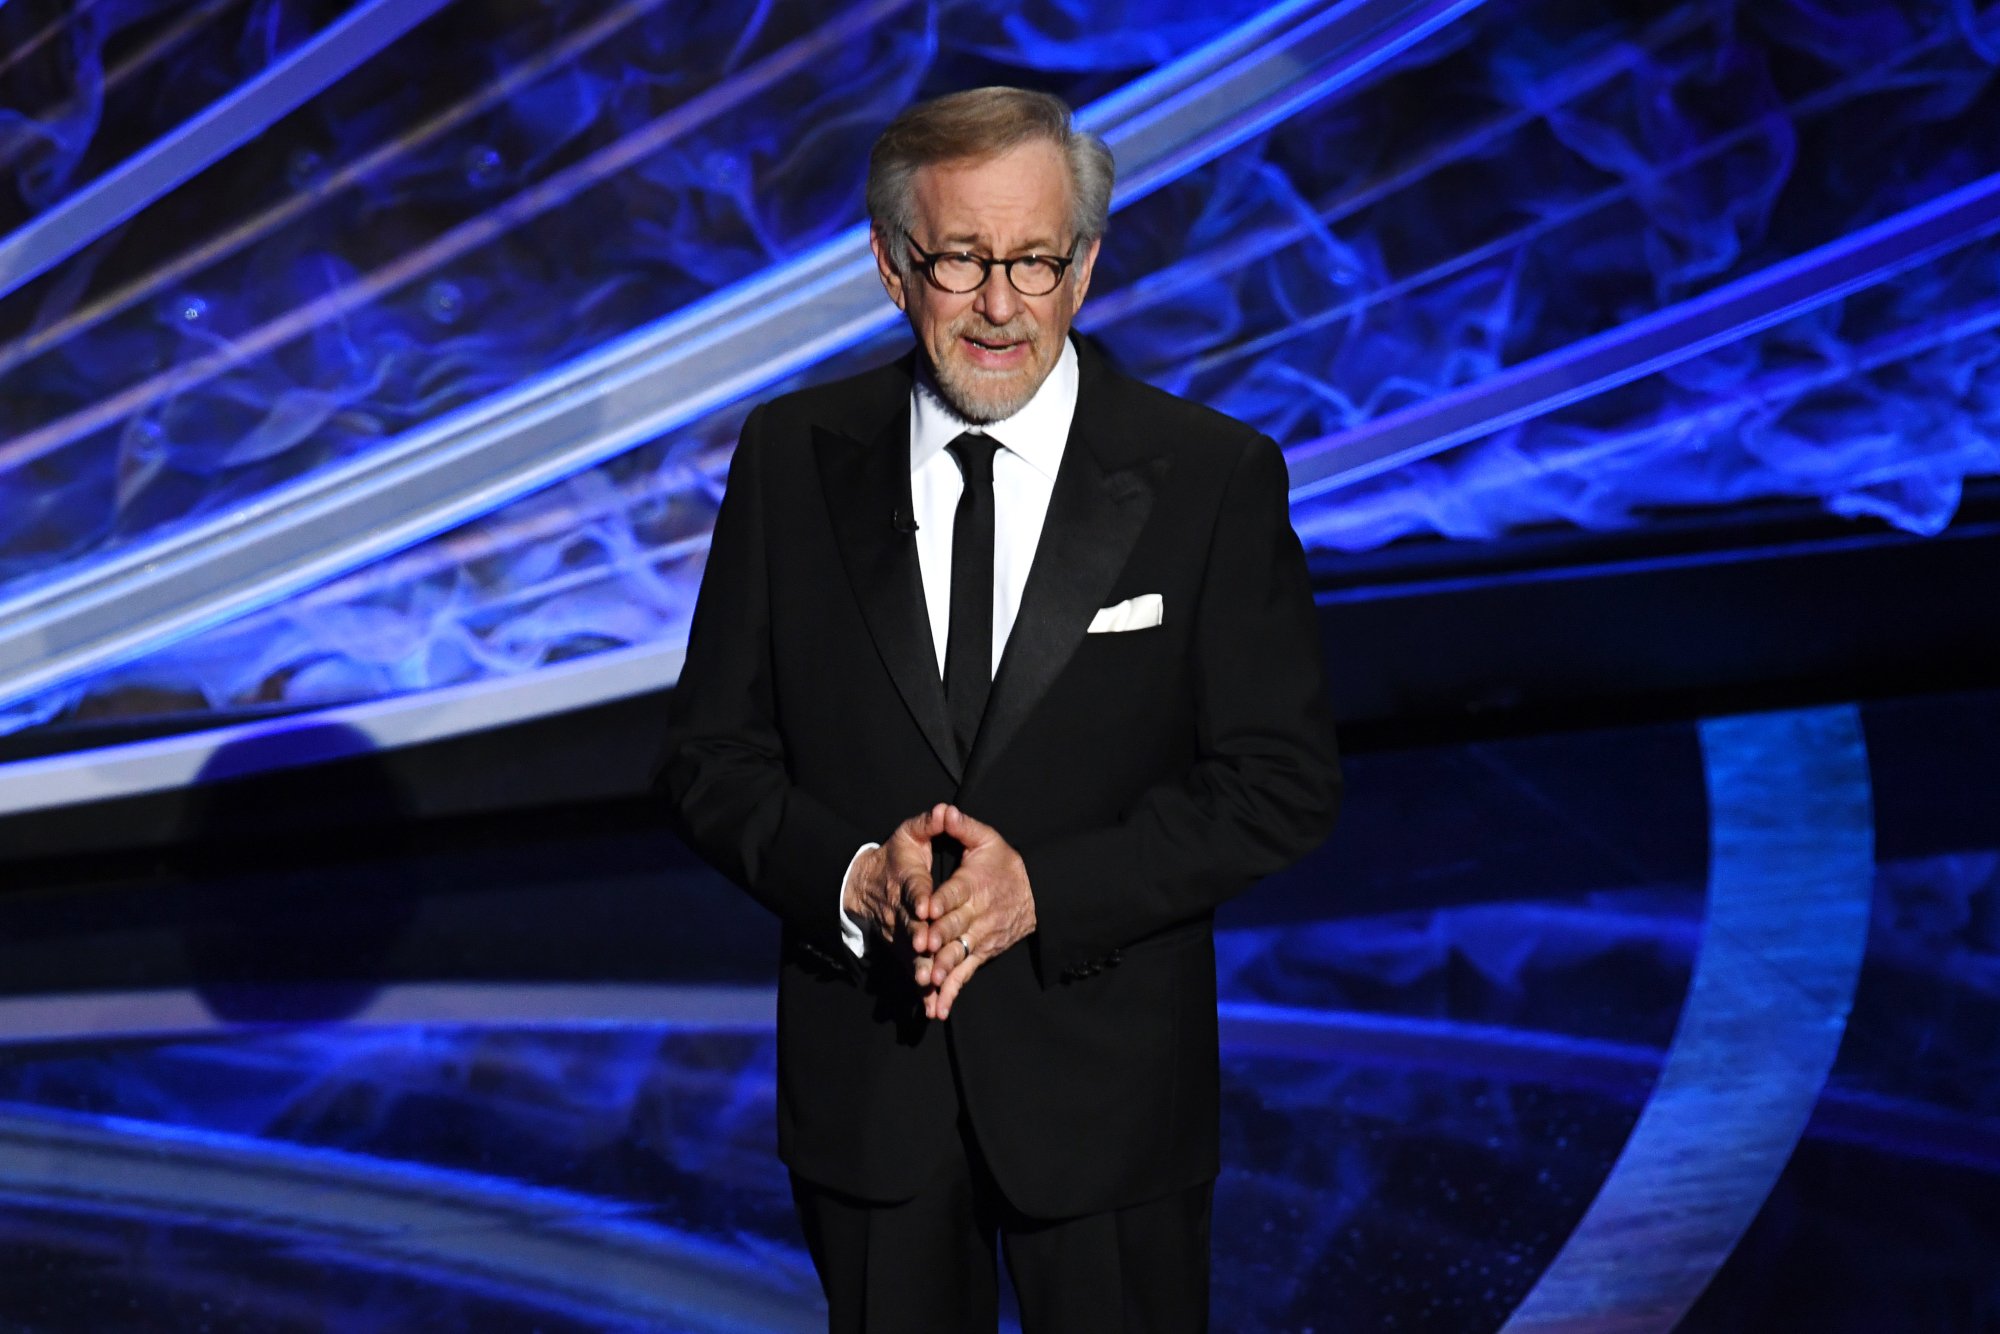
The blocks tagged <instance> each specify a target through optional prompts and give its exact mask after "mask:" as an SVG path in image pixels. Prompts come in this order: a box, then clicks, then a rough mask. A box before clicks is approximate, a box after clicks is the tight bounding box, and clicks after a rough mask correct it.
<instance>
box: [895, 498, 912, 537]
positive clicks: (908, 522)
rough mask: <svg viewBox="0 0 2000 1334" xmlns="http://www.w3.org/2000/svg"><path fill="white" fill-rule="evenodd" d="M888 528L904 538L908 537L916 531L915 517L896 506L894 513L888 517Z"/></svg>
mask: <svg viewBox="0 0 2000 1334" xmlns="http://www.w3.org/2000/svg"><path fill="white" fill-rule="evenodd" d="M889 526H890V527H891V528H894V529H895V530H896V531H897V532H899V533H901V534H902V535H903V536H904V537H909V536H910V535H911V534H913V533H915V532H916V531H917V516H916V515H914V514H911V513H910V512H909V511H907V510H905V509H904V508H903V507H902V506H901V505H898V506H897V507H896V510H895V512H894V513H893V514H891V515H890V516H889Z"/></svg>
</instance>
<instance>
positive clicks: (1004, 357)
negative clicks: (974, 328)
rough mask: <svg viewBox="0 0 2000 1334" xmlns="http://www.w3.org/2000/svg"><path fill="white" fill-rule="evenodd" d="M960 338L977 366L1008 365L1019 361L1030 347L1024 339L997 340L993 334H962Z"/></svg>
mask: <svg viewBox="0 0 2000 1334" xmlns="http://www.w3.org/2000/svg"><path fill="white" fill-rule="evenodd" d="M959 337H960V339H961V341H962V342H963V343H964V344H965V349H966V352H967V354H968V355H969V356H970V357H971V359H972V361H973V363H974V364H975V365H984V366H1002V365H1006V364H1008V363H1010V362H1013V361H1015V360H1017V359H1018V358H1019V356H1020V353H1021V351H1022V350H1023V349H1024V348H1026V347H1027V346H1028V342H1027V340H1026V339H1024V338H995V337H993V336H992V335H991V334H961V335H960V336H959Z"/></svg>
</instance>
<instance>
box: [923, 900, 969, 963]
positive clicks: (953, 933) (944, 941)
mask: <svg viewBox="0 0 2000 1334" xmlns="http://www.w3.org/2000/svg"><path fill="white" fill-rule="evenodd" d="M978 920H979V913H978V912H977V911H976V910H975V909H974V908H973V906H972V905H971V904H969V903H968V904H965V905H963V906H961V907H959V908H957V909H955V910H953V911H952V912H949V913H947V914H945V915H944V916H943V917H942V918H940V919H939V920H937V921H935V922H932V923H931V928H930V933H929V939H930V946H931V953H932V954H936V953H937V952H938V951H939V950H941V949H943V948H944V947H945V946H946V945H950V944H954V943H956V942H957V940H958V938H959V937H960V936H963V935H968V934H970V933H971V931H972V924H973V923H974V922H977V921H978Z"/></svg>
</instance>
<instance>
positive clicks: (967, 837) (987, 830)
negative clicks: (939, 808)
mask: <svg viewBox="0 0 2000 1334" xmlns="http://www.w3.org/2000/svg"><path fill="white" fill-rule="evenodd" d="M944 832H945V833H947V834H950V835H951V836H952V837H953V838H955V839H957V840H958V841H959V842H961V843H963V844H965V847H966V851H968V852H970V851H971V850H972V849H973V848H975V847H977V846H979V845H981V844H984V843H991V842H993V841H994V840H996V839H998V838H999V837H1000V831H999V830H997V829H995V828H994V827H993V826H992V825H990V824H986V823H985V822H983V821H980V820H976V819H974V818H973V817H972V816H970V815H967V814H966V813H965V812H964V811H962V810H960V809H959V808H958V807H956V806H947V807H945V808H944Z"/></svg>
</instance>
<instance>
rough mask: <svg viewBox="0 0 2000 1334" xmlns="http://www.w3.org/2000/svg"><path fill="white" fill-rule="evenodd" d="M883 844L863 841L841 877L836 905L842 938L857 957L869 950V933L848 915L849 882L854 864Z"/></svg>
mask: <svg viewBox="0 0 2000 1334" xmlns="http://www.w3.org/2000/svg"><path fill="white" fill-rule="evenodd" d="M881 846H882V845H881V844H880V843H863V844H862V845H861V850H860V851H859V852H856V853H855V854H854V856H852V857H850V858H849V859H848V862H847V874H846V875H844V876H842V877H841V878H840V900H839V902H838V903H837V904H836V905H835V906H836V907H838V908H839V909H840V940H841V943H842V944H844V945H846V946H847V948H848V951H849V952H850V953H852V954H853V955H854V957H855V958H857V959H858V958H860V957H861V956H862V955H863V954H866V953H867V952H868V933H867V932H866V931H864V930H862V929H861V923H859V922H857V921H855V920H854V918H853V917H851V916H849V915H848V911H847V882H848V881H849V880H852V879H853V878H854V864H855V863H856V862H858V861H860V860H861V859H862V857H863V856H865V855H866V854H868V853H871V852H873V851H875V849H877V848H879V847H881Z"/></svg>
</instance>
